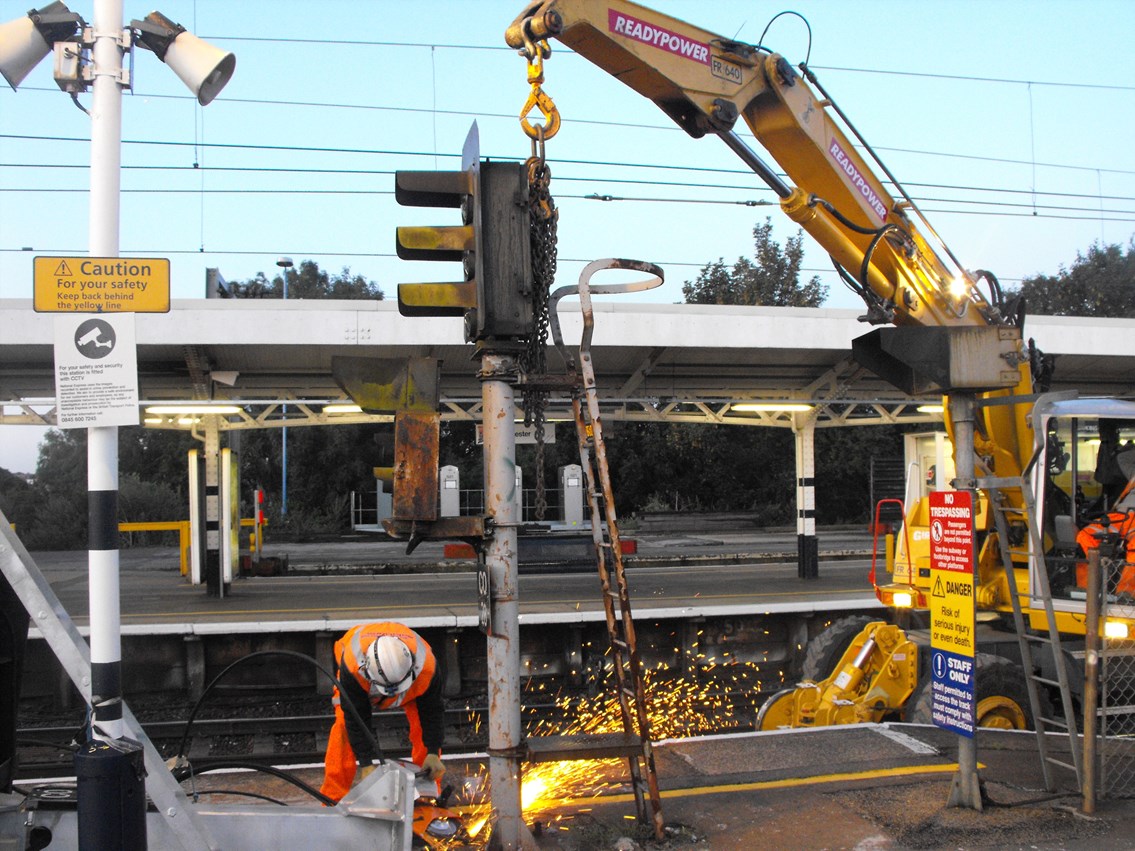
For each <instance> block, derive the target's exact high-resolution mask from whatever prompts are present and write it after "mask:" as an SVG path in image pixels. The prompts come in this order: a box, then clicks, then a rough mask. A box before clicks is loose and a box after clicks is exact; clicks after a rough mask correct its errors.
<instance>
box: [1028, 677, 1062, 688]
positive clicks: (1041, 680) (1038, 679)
mask: <svg viewBox="0 0 1135 851" xmlns="http://www.w3.org/2000/svg"><path fill="white" fill-rule="evenodd" d="M1032 681H1033V682H1034V683H1044V684H1045V685H1046V686H1052V687H1053V688H1060V680H1050V679H1049V678H1048V677H1042V676H1039V675H1037V674H1033V676H1032Z"/></svg>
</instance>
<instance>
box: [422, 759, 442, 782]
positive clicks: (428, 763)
mask: <svg viewBox="0 0 1135 851" xmlns="http://www.w3.org/2000/svg"><path fill="white" fill-rule="evenodd" d="M422 771H424V772H425V774H426V777H428V778H429V779H430V780H434V781H439V782H440V781H441V778H442V777H443V776H444V775H445V765H444V764H443V763H442V761H441V757H440V756H438V755H437V754H436V753H432V754H430V755H429V756H427V757H426V759H425V762H423V763H422Z"/></svg>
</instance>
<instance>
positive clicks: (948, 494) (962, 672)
mask: <svg viewBox="0 0 1135 851" xmlns="http://www.w3.org/2000/svg"><path fill="white" fill-rule="evenodd" d="M973 546H974V545H973V494H971V493H970V492H969V491H932V492H931V494H930V683H931V685H930V687H931V697H932V701H931V717H932V718H933V720H934V723H935V724H937V725H938V726H939V727H942V728H944V729H947V730H953V731H954V732H956V733H958V734H960V735H963V736H968V737H970V738H972V737H973V730H974V646H975V645H974V634H973V633H974V592H973V580H974V570H973V565H974V557H973Z"/></svg>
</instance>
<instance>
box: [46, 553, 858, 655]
mask: <svg viewBox="0 0 1135 851" xmlns="http://www.w3.org/2000/svg"><path fill="white" fill-rule="evenodd" d="M634 537H635V540H636V543H637V550H638V551H637V553H636V554H635V555H634V556H628V558H627V560H626V565H627V573H628V578H629V582H630V585H631V589H630V590H631V600H632V604H633V605H634V609H635V613H636V616H642V617H658V618H672V617H682V618H686V617H691V616H703V615H704V616H711V615H728V614H731V613H733V614H744V613H751V612H752V611H754V609H755V608H756V609H759V610H760V611H765V612H813V611H824V610H826V609H831V608H836V609H841V610H859V609H878V608H880V606H879V604H878V602H877V601H876V599H875V597H874V594H873V592H872V591H871V588H870V585H869V584H868V581H867V576H868V571H869V567H870V562H869V555H868V553H869V547H870V539H869V538H868V537H867V535H866V533H863V532H858V531H852V532H849V531H845V530H833V531H832V532H830V533H827V534H825V535H821V536H820V569H819V576H818V577H817V578H815V579H808V580H802V579H800V578H799V577H798V575H797V568H796V536H795V534H791V533H786V532H759V531H752V532H728V533H714V534H696V533H685V534H661V533H650V534H645V535H636V536H634ZM587 540H590V539H589V538H588V539H587ZM31 555H32V558H33V559H34V560H35V562H36V564H37V566H38V567H39V569H40V570H41V571H42V572H43V574H44V575H45V576H46V577H47V579H48V581H49V582H50V583H51V586H52V588H53V590H54V591H55V593H56V594H57V595H58V597H59V599H60V601H61V602H62V604H63V606H64V608H65V609H66V610H67V612H68V613H69V614H70V616H71V618H72V620H73V621H74V622H75V624H76V625H77V626H78V627H79V629H80V631H81V632H83V631H85V630H86V627H87V618H88V611H89V600H88V589H87V553H86V552H85V551H82V550H75V551H67V552H34V553H32V554H31ZM263 556H264V557H265V559H271V560H272V562H273V563H275V564H276V565H279V566H281V567H280V570H279V571H278V574H277V575H272V576H260V575H251V576H240V577H236V578H234V580H233V581H232V583H230V585H229V586H228V591H227V594H226V596H225V597H223V598H217V597H210V596H208V594H207V591H206V587H205V586H204V585H192V584H190V583H189V581H188V579H187V578H186V577H183V576H182V575H181V574H180V571H179V567H178V552H177V549H176V548H175V547H138V548H128V549H123V550H121V551H120V585H121V594H120V598H121V610H122V615H121V617H122V634H123V635H124V636H125V635H149V634H155V635H156V634H172V633H177V632H181V633H186V634H210V633H217V632H223V633H226V634H231V633H234V632H264V631H269V632H280V631H285V632H286V631H294V632H305V631H312V630H330V631H336V630H339V631H342V630H344V629H346V628H348V627H350V626H352V625H354V624H356V623H359V622H361V621H363V620H367V619H376V618H377V619H384V620H385V619H391V620H399V621H402V622H404V623H407V624H409V625H410V626H412V627H414V628H419V627H421V628H433V627H467V626H471V625H475V624H476V623H477V594H476V577H475V573H474V564H473V562H471V561H469V560H461V559H447V558H446V557H445V553H444V544H443V543H441V542H425V543H423V544H422V545H421V546H419V547H418V548H416V549H415V550H414V551H413V553H411V554H407V553H406V544H405V543H404V542H398V541H392V540H389V539H387V538H385V537H384V536H382V537H379V536H370V535H356V536H353V537H350V538H345V539H339V540H336V541H330V542H321V543H305V544H296V543H278V544H277V543H270V544H267V545H266V546H265V548H264V552H263ZM283 565H286V568H283V567H282V566H283ZM520 608H521V620H522V623H523V622H525V620H527V621H529V622H533V621H539V622H589V621H597V620H601V619H602V618H603V617H604V615H603V608H602V600H601V596H600V593H599V586H598V582H597V579H596V574H595V569H594V566H593V565H588V564H586V563H579V562H577V563H575V564H567V565H562V566H560V567H556V566H555V565H542V569H540V570H538V571H534V572H526V571H523V570H522V573H521V577H520Z"/></svg>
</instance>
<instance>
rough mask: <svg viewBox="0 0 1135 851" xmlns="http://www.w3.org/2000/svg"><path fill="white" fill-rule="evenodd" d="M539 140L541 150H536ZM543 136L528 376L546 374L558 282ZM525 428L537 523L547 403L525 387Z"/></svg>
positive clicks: (531, 167) (532, 197) (533, 177)
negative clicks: (530, 434)
mask: <svg viewBox="0 0 1135 851" xmlns="http://www.w3.org/2000/svg"><path fill="white" fill-rule="evenodd" d="M537 140H538V142H539V148H538V149H537V147H536V145H537ZM543 142H544V136H543V133H539V134H538V138H537V139H534V140H533V156H532V157H530V158H529V159H528V162H527V163H526V167H527V169H528V221H529V239H530V242H531V247H532V308H533V310H532V314H533V319H534V320H535V322H534V325H535V328H534V331H533V333H532V335H531V336H530V337H529V338H528V345H527V347H526V348H525V351H524V353H523V354H522V355H521V357H520V367H521V369H522V370H523V371H524V373H525V374H526V375H529V376H534V375H544V374H545V373H546V372H547V346H548V292H549V290H550V289H551V286H552V283H553V282H554V281H555V278H556V260H557V242H556V236H557V233H556V231H557V224H558V222H559V215H560V214H559V211H558V210H557V209H556V204H555V201H554V200H553V199H552V192H551V182H552V170H551V168H550V167H549V166H548V163H547V161H546V160H545V159H544V157H543V152H544V145H543ZM523 401H524V424H525V425H527V426H531V427H532V428H533V430H534V434H535V438H536V505H535V509H536V519H537V520H538V521H540V520H543V519H544V516H545V514H546V513H547V510H548V498H547V491H546V482H545V471H544V423H545V421H546V420H545V409H546V407H547V402H548V392H547V390H540V389H536V388H533V387H527V386H526V387H525V389H524V394H523Z"/></svg>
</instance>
